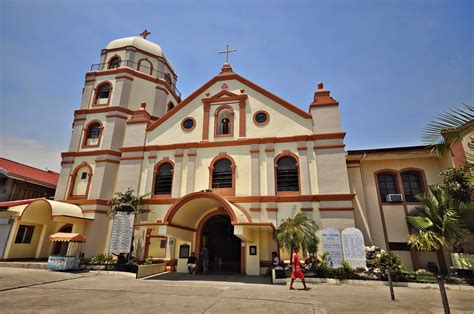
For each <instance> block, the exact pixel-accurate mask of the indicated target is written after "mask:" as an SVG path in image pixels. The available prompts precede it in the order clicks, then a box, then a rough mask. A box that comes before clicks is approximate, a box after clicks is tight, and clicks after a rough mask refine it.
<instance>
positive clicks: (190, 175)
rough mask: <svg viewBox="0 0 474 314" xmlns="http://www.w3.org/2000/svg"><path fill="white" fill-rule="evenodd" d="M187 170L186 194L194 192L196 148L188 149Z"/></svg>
mask: <svg viewBox="0 0 474 314" xmlns="http://www.w3.org/2000/svg"><path fill="white" fill-rule="evenodd" d="M187 167H188V171H187V178H186V194H189V193H193V192H194V180H195V176H196V149H195V148H190V149H188V163H187Z"/></svg>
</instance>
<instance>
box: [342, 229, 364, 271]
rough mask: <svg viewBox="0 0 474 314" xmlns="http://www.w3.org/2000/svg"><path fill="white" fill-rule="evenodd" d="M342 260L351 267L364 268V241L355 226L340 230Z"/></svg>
mask: <svg viewBox="0 0 474 314" xmlns="http://www.w3.org/2000/svg"><path fill="white" fill-rule="evenodd" d="M342 250H343V253H344V260H345V261H346V262H348V263H349V264H350V265H351V266H352V267H353V268H365V267H366V263H365V243H364V236H363V235H362V232H361V231H360V230H359V229H357V228H346V229H344V230H342Z"/></svg>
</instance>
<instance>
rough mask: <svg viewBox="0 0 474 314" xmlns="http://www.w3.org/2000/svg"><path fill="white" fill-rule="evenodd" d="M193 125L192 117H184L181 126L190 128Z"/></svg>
mask: <svg viewBox="0 0 474 314" xmlns="http://www.w3.org/2000/svg"><path fill="white" fill-rule="evenodd" d="M193 127H194V121H193V119H186V120H184V121H183V128H185V129H186V130H190V129H192V128H193Z"/></svg>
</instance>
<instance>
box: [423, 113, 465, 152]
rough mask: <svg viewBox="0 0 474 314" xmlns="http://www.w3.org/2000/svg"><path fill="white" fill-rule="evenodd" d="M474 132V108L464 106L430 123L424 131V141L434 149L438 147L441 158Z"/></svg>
mask: <svg viewBox="0 0 474 314" xmlns="http://www.w3.org/2000/svg"><path fill="white" fill-rule="evenodd" d="M472 132H474V107H473V106H471V105H466V104H464V106H463V107H461V108H454V109H451V110H448V111H445V112H443V113H442V114H440V115H439V116H438V117H437V118H436V119H435V120H433V121H432V122H431V123H429V124H428V125H427V126H426V127H425V130H424V131H423V135H422V139H423V141H424V142H425V143H426V144H427V145H428V146H432V147H433V148H434V147H436V148H437V149H438V152H439V154H440V155H441V156H443V155H444V153H445V152H446V150H447V149H448V148H449V147H450V146H452V145H454V144H456V143H458V142H460V141H461V140H462V139H463V138H464V137H465V136H466V135H468V134H470V133H472Z"/></svg>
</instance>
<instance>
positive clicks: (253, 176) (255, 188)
mask: <svg viewBox="0 0 474 314" xmlns="http://www.w3.org/2000/svg"><path fill="white" fill-rule="evenodd" d="M259 155H260V150H259V146H258V144H252V145H251V146H250V158H251V161H250V180H251V181H250V190H251V195H252V196H258V195H260V167H259V158H258V157H259Z"/></svg>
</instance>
